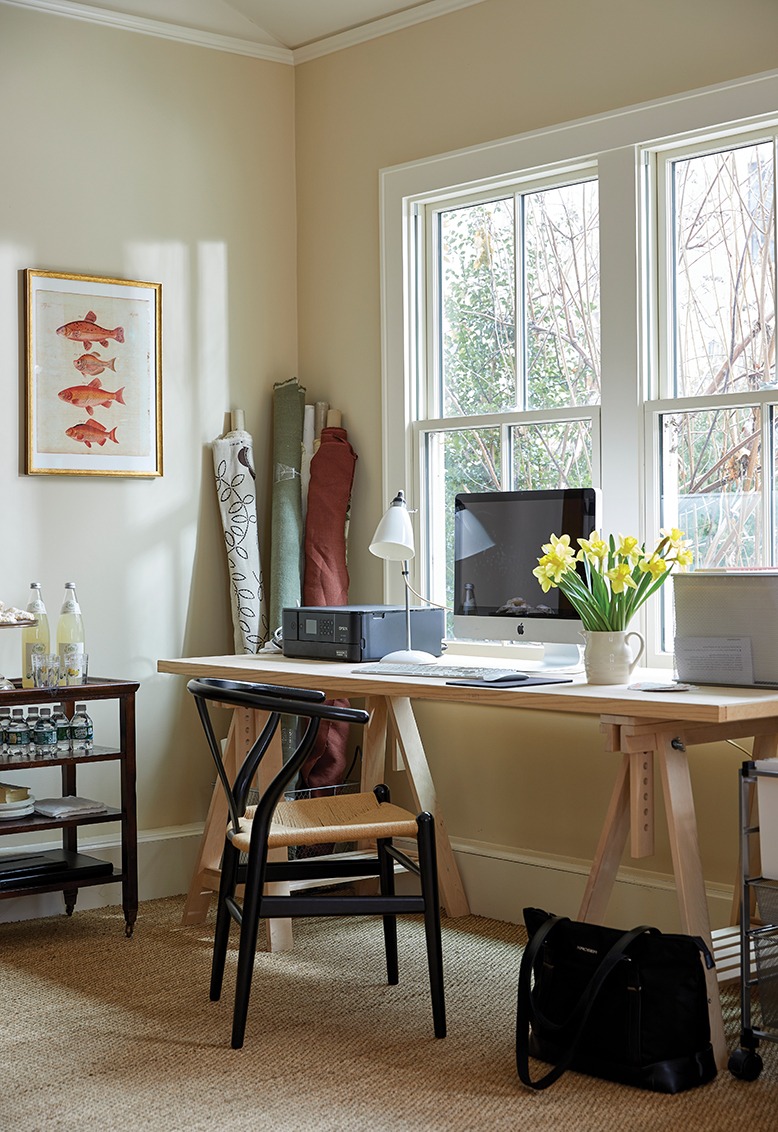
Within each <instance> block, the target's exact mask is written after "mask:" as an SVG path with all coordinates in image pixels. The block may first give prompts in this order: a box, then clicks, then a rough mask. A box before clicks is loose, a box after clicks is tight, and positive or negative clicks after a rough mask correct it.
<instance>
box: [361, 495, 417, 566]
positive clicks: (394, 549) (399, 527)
mask: <svg viewBox="0 0 778 1132" xmlns="http://www.w3.org/2000/svg"><path fill="white" fill-rule="evenodd" d="M370 553H371V554H375V556H376V557H377V558H385V559H387V560H388V561H390V562H402V561H405V560H406V559H408V558H413V556H414V555H415V553H416V551H415V549H414V545H413V526H412V525H411V517H410V515H409V514H408V506H407V504H406V502H405V496H404V494H403V493H402V492H401V491H398V492H397V495H396V496H395V497H394V499H393V500H392V502H391V503H390V504H389V506H388V507H387V509H386V511H385V512H384V516H383V518H382V519H381V521H380V523H379V524H378V526H377V527H376V530H375V534H374V535H373V541H372V542H371V543H370Z"/></svg>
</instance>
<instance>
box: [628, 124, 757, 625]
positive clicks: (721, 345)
mask: <svg viewBox="0 0 778 1132" xmlns="http://www.w3.org/2000/svg"><path fill="white" fill-rule="evenodd" d="M777 141H778V134H777V133H775V132H774V131H773V130H769V131H766V132H761V131H760V133H758V134H756V135H753V136H748V135H738V136H736V137H734V138H732V137H730V138H727V139H722V140H720V141H718V143H716V140H715V139H713V141H708V142H706V143H703V144H697V145H688V144H687V145H684V146H681V147H680V148H677V147H674V148H673V149H671V150H669V151H662V150H660V151H658V152H656V153H655V154H653V155H652V158H651V160H652V162H653V165H654V169H653V177H652V178H651V180H653V183H654V188H653V191H652V192H650V193H649V194H648V197H649V202H651V201H655V204H656V216H657V233H658V237H659V238H658V241H657V255H656V260H655V263H654V265H653V266H654V268H655V275H656V291H657V294H658V296H659V300H660V302H659V304H658V315H657V320H656V327H655V343H656V346H655V352H656V360H655V367H654V368H655V372H656V377H657V381H656V393H657V397H656V399H655V400H653V401H650V402H649V403H648V404H647V412H646V421H647V432H648V442H649V444H650V445H651V450H652V455H653V461H652V465H651V467H650V471H651V484H652V487H653V489H654V491H655V493H656V497H657V499H658V504H659V511H660V515H661V518H662V519H663V520H664V524H665V525H673V526H677V527H679V528H681V529H683V530H684V531H685V532H686V534H687V537H689V538H691V539H692V541H693V544H694V548H695V559H696V565H697V567H698V568H717V569H718V568H723V567H726V568H754V567H762V566H774V565H776V564H777V563H778V556H777V555H776V523H775V517H776V499H777V493H776V486H777V485H776V476H775V456H774V451H775V439H774V438H775V429H776V423H777V418H776V409H778V389H777V388H776V373H775V293H776V292H775V264H776V255H775V251H776V246H775V236H776V228H775V182H776V178H775V157H776V142H777ZM649 167H650V166H649ZM666 624H667V620H666ZM665 645H666V646H667V647H671V646H670V644H669V643H668V642H667V641H665Z"/></svg>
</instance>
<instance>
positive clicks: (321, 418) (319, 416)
mask: <svg viewBox="0 0 778 1132" xmlns="http://www.w3.org/2000/svg"><path fill="white" fill-rule="evenodd" d="M329 407H330V406H329V403H328V402H327V401H317V402H316V404H315V406H314V413H313V437H314V440H319V439H320V437H321V430H322V429H323V428H326V427H327V411H328V409H329Z"/></svg>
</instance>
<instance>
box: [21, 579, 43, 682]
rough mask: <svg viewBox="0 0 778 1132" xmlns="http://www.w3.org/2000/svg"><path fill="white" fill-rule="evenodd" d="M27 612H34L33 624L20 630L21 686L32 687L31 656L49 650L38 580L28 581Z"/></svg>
mask: <svg viewBox="0 0 778 1132" xmlns="http://www.w3.org/2000/svg"><path fill="white" fill-rule="evenodd" d="M27 612H28V613H34V614H35V624H34V625H25V627H24V629H23V630H22V687H23V688H32V686H33V678H32V658H33V655H34V653H36V652H39V653H47V652H48V651H49V642H50V635H49V618H48V616H47V614H46V606H45V605H44V604H43V594H42V593H41V584H40V582H30V600H29V601H28V603H27Z"/></svg>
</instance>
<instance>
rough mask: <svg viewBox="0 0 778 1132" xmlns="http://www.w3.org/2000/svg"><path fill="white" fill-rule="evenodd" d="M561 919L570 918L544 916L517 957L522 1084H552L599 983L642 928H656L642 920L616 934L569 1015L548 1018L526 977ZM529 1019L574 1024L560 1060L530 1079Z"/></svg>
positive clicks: (572, 1049) (554, 1026) (557, 1026)
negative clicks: (555, 1020)
mask: <svg viewBox="0 0 778 1132" xmlns="http://www.w3.org/2000/svg"><path fill="white" fill-rule="evenodd" d="M564 922H568V923H569V922H570V920H569V917H568V916H549V918H548V920H546V922H545V923H544V924H543V925H542V926H541V927H540V928H538V930H537V931H536V932H535V934H534V935H533V937H532V939H531V940H529V941H528V943H527V946H526V948H525V949H524V954H523V955H522V957H521V967H520V968H519V993H518V1003H517V1008H516V1069H517V1070H518V1074H519V1077H520V1079H521V1081H522V1082H523V1084H525V1085H528V1086H529V1087H530V1088H531V1089H547V1088H548V1086H549V1085H553V1083H554V1081H558V1080H559V1078H560V1077H561V1076H562V1074H563V1073H564V1072H565V1070H566V1069H568V1068H569V1067H570V1064H571V1062H572V1060H573V1058H574V1057H575V1053H576V1050H577V1048H578V1045H579V1042H580V1040H581V1036H582V1034H583V1030H584V1026H585V1025H586V1021H587V1019H588V1017H589V1015H590V1013H591V1010H592V1007H593V1006H594V1003H595V1001H596V999H597V995H598V994H599V992H600V989H601V987H602V984H603V983H604V982H605V980H606V979H607V977H608V975H609V974H610V973H611V971H612V970H613V968H614V967H615V966H616V964H617V963H618V962H619V960H620V959H621V957H622V956H623V954H624V952H625V951H626V950H627V948H628V947H629V945H630V944H631V943H633V942H634V941H635V940H636V939H637V938H638V937H639V936H641V935H643V934H644V933H645V932H652V933H654V932H656V928H650V927H648V926H647V925H645V924H642V925H641V926H640V927H637V928H632V929H631V930H630V931H628V932H624V933H623V934H622V935H620V936H619V938H618V939H617V940H616V941H615V943H614V944H613V945H612V946H611V947H610V949H609V950H608V951H607V952H606V953H605V955H604V956H603V957H602V959H601V960H600V963H599V964H598V966H597V967H596V968H595V970H594V972H593V974H592V976H591V978H590V979H589V982H588V983H587V985H586V988H585V989H584V991H583V993H582V994H581V997H580V998H579V999H578V1001H577V1002H576V1003H575V1005H574V1006H573V1008H572V1010H571V1011H570V1014H569V1016H568V1017H567V1018H566V1019H565V1021H564V1022H552V1021H551V1020H550V1019H548V1018H546V1017H545V1016H544V1015H543V1013H542V1012H541V1011H540V1010H539V1009H538V1007H537V1004H536V1002H535V1001H534V997H535V996H534V995H533V993H532V991H531V989H530V980H531V976H532V971H533V970H534V967H535V960H536V959H537V956H538V954H539V952H540V949H541V947H542V946H543V943H544V942H545V940H546V938H547V937H548V935H549V933H550V932H552V931H553V930H554V928H555V927H556V925H557V924H559V923H564ZM533 1021H535V1022H540V1023H541V1025H542V1026H543V1027H545V1028H547V1029H551V1030H562V1029H563V1028H566V1027H569V1026H574V1027H575V1032H574V1034H573V1037H572V1039H571V1040H570V1042H569V1044H568V1047H567V1049H566V1050H565V1053H564V1054H563V1056H562V1058H561V1059H560V1061H558V1062H557V1064H556V1065H555V1066H554V1067H553V1068H552V1069H550V1070H549V1071H548V1073H546V1074H545V1076H543V1077H541V1078H540V1079H539V1080H537V1081H533V1080H532V1078H531V1076H530V1072H529V1031H530V1027H531V1025H532V1023H533Z"/></svg>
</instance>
